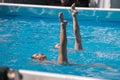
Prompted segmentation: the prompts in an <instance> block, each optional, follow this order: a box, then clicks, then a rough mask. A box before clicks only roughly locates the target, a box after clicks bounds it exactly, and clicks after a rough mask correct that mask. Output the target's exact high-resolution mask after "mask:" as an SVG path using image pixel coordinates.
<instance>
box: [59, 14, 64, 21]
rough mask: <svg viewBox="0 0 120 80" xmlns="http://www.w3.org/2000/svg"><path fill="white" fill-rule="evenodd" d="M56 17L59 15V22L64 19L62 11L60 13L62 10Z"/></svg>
mask: <svg viewBox="0 0 120 80" xmlns="http://www.w3.org/2000/svg"><path fill="white" fill-rule="evenodd" d="M58 17H59V19H60V22H63V21H64V18H63V13H62V12H60V13H59V15H58Z"/></svg>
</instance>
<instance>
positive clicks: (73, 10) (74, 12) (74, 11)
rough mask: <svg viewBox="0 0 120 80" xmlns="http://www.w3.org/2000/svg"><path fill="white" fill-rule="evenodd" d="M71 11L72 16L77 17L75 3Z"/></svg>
mask: <svg viewBox="0 0 120 80" xmlns="http://www.w3.org/2000/svg"><path fill="white" fill-rule="evenodd" d="M71 10H72V16H76V15H77V13H78V11H77V10H76V9H75V3H73V4H72V6H71Z"/></svg>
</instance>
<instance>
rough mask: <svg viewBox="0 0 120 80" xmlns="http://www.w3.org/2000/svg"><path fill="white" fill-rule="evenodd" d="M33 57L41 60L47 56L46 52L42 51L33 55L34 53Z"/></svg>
mask: <svg viewBox="0 0 120 80" xmlns="http://www.w3.org/2000/svg"><path fill="white" fill-rule="evenodd" d="M32 58H33V59H38V60H40V61H44V60H46V56H45V55H44V54H42V53H38V54H33V55H32Z"/></svg>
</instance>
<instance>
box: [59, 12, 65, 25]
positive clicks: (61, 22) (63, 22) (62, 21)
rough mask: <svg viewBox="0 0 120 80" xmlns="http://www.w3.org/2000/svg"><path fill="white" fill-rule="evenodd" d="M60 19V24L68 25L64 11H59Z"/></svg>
mask: <svg viewBox="0 0 120 80" xmlns="http://www.w3.org/2000/svg"><path fill="white" fill-rule="evenodd" d="M59 19H60V24H61V25H62V26H66V24H67V21H66V20H64V18H63V13H62V12H60V13H59Z"/></svg>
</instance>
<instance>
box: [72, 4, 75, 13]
mask: <svg viewBox="0 0 120 80" xmlns="http://www.w3.org/2000/svg"><path fill="white" fill-rule="evenodd" d="M71 10H72V11H73V10H75V3H73V4H72V5H71Z"/></svg>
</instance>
